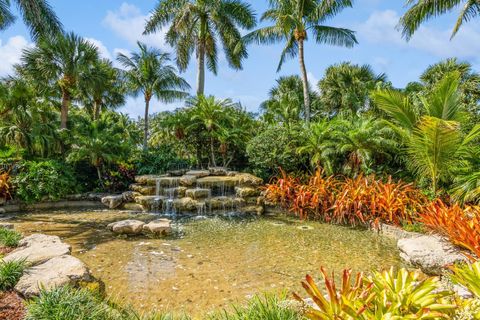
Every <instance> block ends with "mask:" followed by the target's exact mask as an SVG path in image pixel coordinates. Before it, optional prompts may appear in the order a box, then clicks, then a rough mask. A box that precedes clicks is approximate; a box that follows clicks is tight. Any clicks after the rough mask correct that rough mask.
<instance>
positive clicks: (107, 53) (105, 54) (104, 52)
mask: <svg viewBox="0 0 480 320" xmlns="http://www.w3.org/2000/svg"><path fill="white" fill-rule="evenodd" d="M85 40H87V41H88V42H90V43H92V44H93V45H95V46H96V47H97V48H98V52H99V53H100V57H102V58H104V59H109V60H112V55H111V54H110V51H108V49H107V47H105V45H104V44H103V42H102V41H100V40H97V39H94V38H85Z"/></svg>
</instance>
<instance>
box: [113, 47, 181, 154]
mask: <svg viewBox="0 0 480 320" xmlns="http://www.w3.org/2000/svg"><path fill="white" fill-rule="evenodd" d="M138 48H139V49H140V51H139V52H134V53H132V54H131V55H130V57H128V56H126V55H124V54H122V53H120V54H118V57H117V60H118V61H119V62H120V63H121V64H122V65H123V66H124V67H125V68H126V71H125V72H124V77H125V81H126V87H127V88H126V89H127V92H128V93H130V94H131V95H132V96H134V97H137V96H138V95H140V94H142V95H143V98H144V101H145V116H144V131H143V148H144V149H147V148H148V114H149V108H150V101H151V100H152V98H153V97H156V98H157V99H158V100H160V101H161V102H164V103H171V102H174V101H176V100H179V99H184V98H186V97H187V96H188V93H187V92H185V90H188V89H190V86H189V84H188V83H187V82H186V81H185V80H184V79H183V78H181V77H179V76H178V74H177V70H176V69H175V67H173V66H172V65H170V64H169V63H170V55H169V54H168V53H165V52H162V51H160V50H157V49H154V48H148V47H147V46H146V45H145V44H143V43H140V42H138Z"/></svg>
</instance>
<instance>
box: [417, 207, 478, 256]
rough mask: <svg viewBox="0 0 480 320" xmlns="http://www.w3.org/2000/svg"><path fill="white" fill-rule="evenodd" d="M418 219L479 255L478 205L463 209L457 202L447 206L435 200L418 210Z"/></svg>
mask: <svg viewBox="0 0 480 320" xmlns="http://www.w3.org/2000/svg"><path fill="white" fill-rule="evenodd" d="M418 220H419V222H421V223H423V224H425V226H426V227H428V228H429V229H431V230H433V231H435V232H438V233H440V234H442V235H444V236H446V237H447V238H448V239H450V241H451V242H452V243H454V244H456V245H458V246H460V247H462V248H464V249H467V250H469V251H470V252H472V253H473V254H475V255H476V256H477V257H480V207H478V206H472V207H466V208H465V209H463V208H462V207H461V206H460V205H459V204H453V205H450V206H449V205H447V204H445V203H444V202H443V201H441V200H436V201H433V202H431V203H430V204H428V205H427V206H425V207H424V208H423V210H421V211H420V213H419V218H418Z"/></svg>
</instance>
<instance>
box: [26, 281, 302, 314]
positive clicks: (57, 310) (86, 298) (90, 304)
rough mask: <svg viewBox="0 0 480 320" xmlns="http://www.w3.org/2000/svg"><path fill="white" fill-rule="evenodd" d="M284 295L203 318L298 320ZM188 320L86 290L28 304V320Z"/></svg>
mask: <svg viewBox="0 0 480 320" xmlns="http://www.w3.org/2000/svg"><path fill="white" fill-rule="evenodd" d="M285 297H286V296H285V295H282V296H280V297H277V296H274V295H264V296H261V297H260V296H255V297H254V298H252V299H251V300H250V301H249V303H248V304H247V305H246V306H233V307H232V310H231V311H227V310H223V311H221V312H217V313H215V314H211V315H209V316H206V317H204V318H203V319H210V320H256V319H262V320H298V319H302V318H301V317H300V314H299V312H298V311H297V310H295V309H294V308H292V307H291V306H289V305H287V304H285V303H284V302H283V300H284V299H285ZM51 319H57V320H69V319H75V320H189V319H191V318H190V317H189V316H187V315H184V316H178V317H177V316H173V315H170V314H161V313H154V314H148V315H143V314H140V313H138V312H135V311H132V309H131V308H122V307H119V306H117V305H114V304H112V303H110V302H108V301H106V300H104V299H102V298H101V297H100V296H98V295H96V294H94V293H92V292H91V291H89V290H87V289H75V288H72V287H68V286H66V287H59V288H55V289H52V290H50V291H42V292H41V293H40V296H38V297H36V298H33V299H32V300H31V301H29V302H28V305H27V316H26V318H25V320H51Z"/></svg>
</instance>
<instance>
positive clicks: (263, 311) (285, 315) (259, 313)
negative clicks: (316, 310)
mask: <svg viewBox="0 0 480 320" xmlns="http://www.w3.org/2000/svg"><path fill="white" fill-rule="evenodd" d="M232 309H233V310H232V311H228V310H226V309H225V310H223V311H221V312H219V313H216V314H213V315H211V316H210V320H251V319H252V320H253V319H262V320H298V319H303V317H302V315H301V313H300V311H299V308H297V307H295V305H294V303H292V304H290V303H288V301H287V297H286V295H285V294H282V295H281V296H275V295H272V294H265V295H264V296H258V295H256V296H254V297H253V298H252V299H251V300H250V301H249V302H248V304H247V305H246V306H233V307H232Z"/></svg>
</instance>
